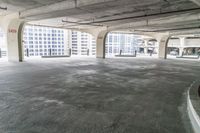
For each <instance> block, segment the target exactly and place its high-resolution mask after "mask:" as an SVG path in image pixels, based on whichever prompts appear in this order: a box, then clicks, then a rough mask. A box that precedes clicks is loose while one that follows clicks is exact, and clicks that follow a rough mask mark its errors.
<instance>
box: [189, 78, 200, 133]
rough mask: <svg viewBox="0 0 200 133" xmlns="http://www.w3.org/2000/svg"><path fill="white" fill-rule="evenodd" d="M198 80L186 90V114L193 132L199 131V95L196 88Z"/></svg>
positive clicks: (199, 82) (198, 132)
mask: <svg viewBox="0 0 200 133" xmlns="http://www.w3.org/2000/svg"><path fill="white" fill-rule="evenodd" d="M199 86H200V81H195V82H193V83H192V84H191V86H190V88H189V90H188V97H187V109H188V115H189V118H190V121H191V124H192V127H193V130H194V133H200V117H199V116H200V97H199V95H198V88H199Z"/></svg>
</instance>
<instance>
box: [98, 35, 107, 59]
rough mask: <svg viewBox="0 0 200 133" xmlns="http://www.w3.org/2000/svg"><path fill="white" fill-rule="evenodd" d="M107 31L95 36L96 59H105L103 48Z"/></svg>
mask: <svg viewBox="0 0 200 133" xmlns="http://www.w3.org/2000/svg"><path fill="white" fill-rule="evenodd" d="M107 33H108V32H107V31H102V32H100V33H99V34H98V36H97V41H96V57H97V58H105V55H106V53H105V47H106V36H107Z"/></svg>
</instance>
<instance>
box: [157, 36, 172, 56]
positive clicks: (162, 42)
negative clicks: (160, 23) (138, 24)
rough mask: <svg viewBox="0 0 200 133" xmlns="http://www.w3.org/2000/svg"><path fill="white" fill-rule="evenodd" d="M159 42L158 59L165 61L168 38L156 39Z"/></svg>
mask: <svg viewBox="0 0 200 133" xmlns="http://www.w3.org/2000/svg"><path fill="white" fill-rule="evenodd" d="M157 40H158V42H159V52H158V57H159V58H161V59H166V58H167V44H168V41H169V37H168V36H166V37H161V38H159V39H157Z"/></svg>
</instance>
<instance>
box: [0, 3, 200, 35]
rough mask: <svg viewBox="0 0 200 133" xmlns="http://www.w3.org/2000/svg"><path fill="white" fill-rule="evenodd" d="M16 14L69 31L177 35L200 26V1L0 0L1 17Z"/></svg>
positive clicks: (40, 23)
mask: <svg viewBox="0 0 200 133" xmlns="http://www.w3.org/2000/svg"><path fill="white" fill-rule="evenodd" d="M1 8H2V9H1ZM4 8H7V10H4ZM14 12H19V14H20V18H21V19H25V20H27V21H29V22H30V23H33V24H38V25H48V26H55V27H60V28H67V29H91V28H98V27H107V28H108V30H112V31H114V30H122V31H137V32H170V33H175V32H180V31H188V30H194V29H195V31H197V29H199V27H200V23H199V20H200V0H0V15H7V14H10V13H14Z"/></svg>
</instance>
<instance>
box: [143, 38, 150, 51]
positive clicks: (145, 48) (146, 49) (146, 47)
mask: <svg viewBox="0 0 200 133" xmlns="http://www.w3.org/2000/svg"><path fill="white" fill-rule="evenodd" d="M148 42H149V40H144V54H148Z"/></svg>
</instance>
